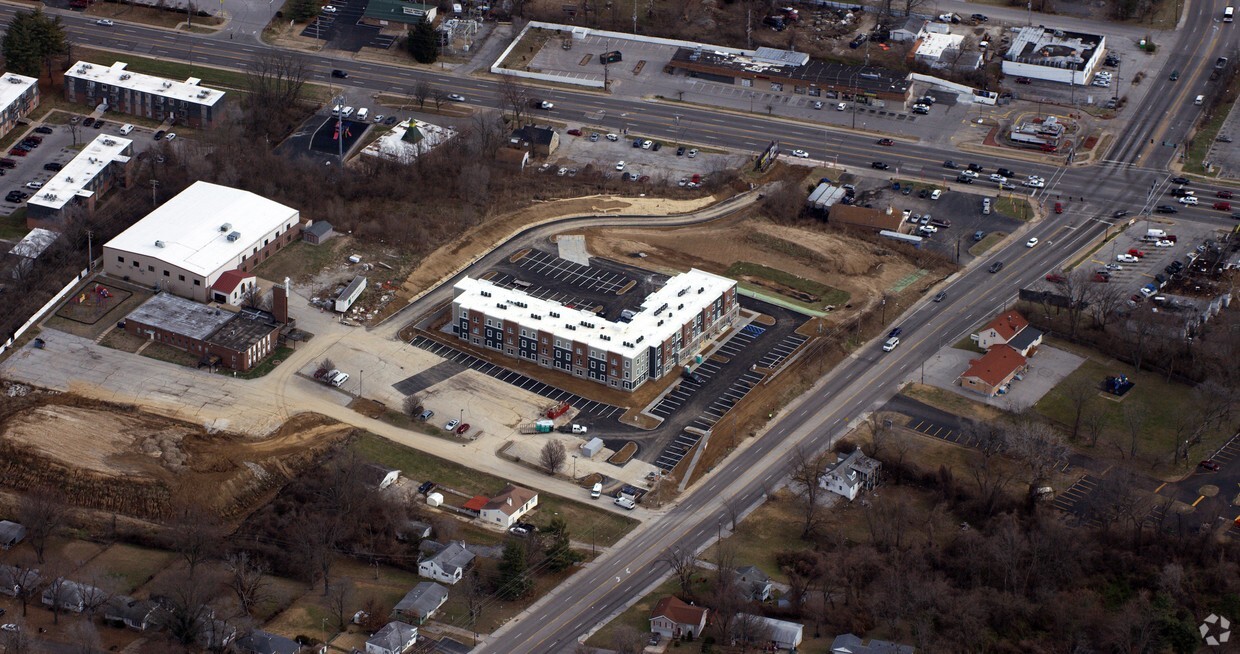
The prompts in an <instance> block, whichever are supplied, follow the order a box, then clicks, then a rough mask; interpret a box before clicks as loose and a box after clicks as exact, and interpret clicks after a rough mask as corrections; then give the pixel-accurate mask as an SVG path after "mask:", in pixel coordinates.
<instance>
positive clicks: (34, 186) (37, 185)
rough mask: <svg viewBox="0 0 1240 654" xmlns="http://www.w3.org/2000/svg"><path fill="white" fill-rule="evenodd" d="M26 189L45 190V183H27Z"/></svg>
mask: <svg viewBox="0 0 1240 654" xmlns="http://www.w3.org/2000/svg"><path fill="white" fill-rule="evenodd" d="M26 188H32V189H35V190H38V189H41V188H43V182H26Z"/></svg>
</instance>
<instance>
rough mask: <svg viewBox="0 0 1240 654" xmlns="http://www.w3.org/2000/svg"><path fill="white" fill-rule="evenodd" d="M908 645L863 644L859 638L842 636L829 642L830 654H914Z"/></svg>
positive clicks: (850, 635) (886, 643)
mask: <svg viewBox="0 0 1240 654" xmlns="http://www.w3.org/2000/svg"><path fill="white" fill-rule="evenodd" d="M916 651H917V650H916V649H915V648H913V647H912V646H910V645H900V644H898V643H893V642H890V641H886V640H877V639H873V638H871V639H870V642H869V643H865V642H864V641H862V640H861V638H860V637H859V636H856V635H854V634H843V635H840V636H836V637H835V640H833V641H831V654H914V653H915V652H916Z"/></svg>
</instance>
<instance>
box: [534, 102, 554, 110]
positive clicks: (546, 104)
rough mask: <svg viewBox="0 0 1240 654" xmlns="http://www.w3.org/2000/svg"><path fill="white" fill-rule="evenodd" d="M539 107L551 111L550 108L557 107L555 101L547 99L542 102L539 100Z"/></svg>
mask: <svg viewBox="0 0 1240 654" xmlns="http://www.w3.org/2000/svg"><path fill="white" fill-rule="evenodd" d="M538 108H539V109H543V110H546V111H550V110H552V109H555V103H554V102H547V101H546V100H543V101H542V102H539V103H538Z"/></svg>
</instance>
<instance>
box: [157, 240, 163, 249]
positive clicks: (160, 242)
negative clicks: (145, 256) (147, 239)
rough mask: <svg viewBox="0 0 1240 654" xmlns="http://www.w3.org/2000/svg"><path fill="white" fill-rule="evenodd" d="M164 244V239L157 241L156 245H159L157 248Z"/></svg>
mask: <svg viewBox="0 0 1240 654" xmlns="http://www.w3.org/2000/svg"><path fill="white" fill-rule="evenodd" d="M163 246H164V242H163V241H155V247H157V248H162V247H163Z"/></svg>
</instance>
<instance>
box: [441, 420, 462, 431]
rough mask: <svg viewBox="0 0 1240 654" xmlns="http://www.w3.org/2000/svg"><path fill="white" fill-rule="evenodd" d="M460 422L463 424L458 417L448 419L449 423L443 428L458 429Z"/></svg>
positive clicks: (446, 429) (448, 429) (447, 429)
mask: <svg viewBox="0 0 1240 654" xmlns="http://www.w3.org/2000/svg"><path fill="white" fill-rule="evenodd" d="M459 424H461V421H460V420H456V419H453V420H449V421H448V424H446V425H444V426H443V430H444V431H452V430H454V429H456V427H457V425H459Z"/></svg>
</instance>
